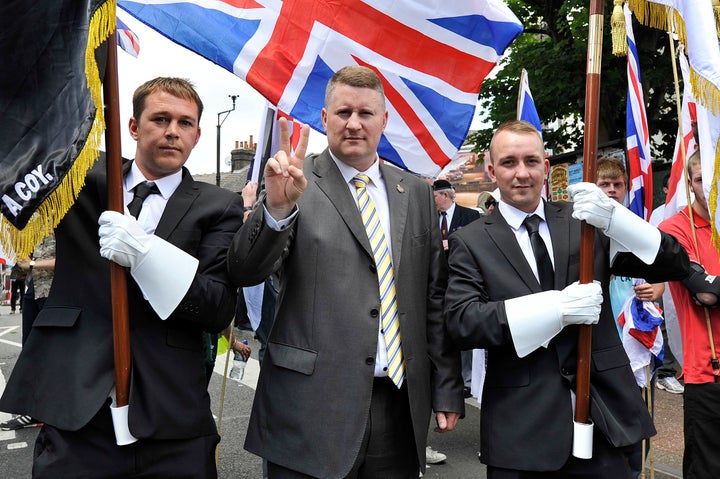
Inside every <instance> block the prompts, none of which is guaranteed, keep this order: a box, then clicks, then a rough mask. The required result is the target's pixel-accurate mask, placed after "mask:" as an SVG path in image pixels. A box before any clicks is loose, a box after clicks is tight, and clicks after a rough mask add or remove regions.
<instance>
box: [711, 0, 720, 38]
mask: <svg viewBox="0 0 720 479" xmlns="http://www.w3.org/2000/svg"><path fill="white" fill-rule="evenodd" d="M712 6H713V10H714V11H715V30H716V31H717V35H718V38H720V0H712Z"/></svg>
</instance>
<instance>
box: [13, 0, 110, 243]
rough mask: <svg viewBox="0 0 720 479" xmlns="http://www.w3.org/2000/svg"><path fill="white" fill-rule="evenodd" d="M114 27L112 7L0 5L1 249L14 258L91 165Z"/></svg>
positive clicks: (81, 0) (98, 2)
mask: <svg viewBox="0 0 720 479" xmlns="http://www.w3.org/2000/svg"><path fill="white" fill-rule="evenodd" d="M114 27H115V1H106V0H53V1H43V2H32V1H31V2H28V1H27V0H5V1H3V2H2V3H1V4H0V59H1V61H2V68H0V213H2V218H0V220H1V222H2V223H1V224H0V241H2V243H3V247H5V249H6V251H8V252H10V251H14V252H15V254H16V256H17V257H24V256H27V255H28V254H29V253H30V252H31V251H32V249H33V248H34V247H35V246H36V245H37V244H38V243H39V242H40V241H41V240H42V239H43V238H44V237H45V236H46V235H47V234H49V233H50V232H51V231H52V229H53V228H54V227H55V226H56V225H57V223H58V222H59V221H60V220H61V219H62V216H63V215H64V214H65V213H66V212H67V210H68V209H69V208H70V206H72V204H73V202H74V201H75V198H76V197H77V194H78V192H79V191H80V188H81V187H82V185H83V183H84V178H85V173H86V171H87V169H88V168H89V167H90V166H92V164H93V163H94V161H95V160H96V159H97V156H98V147H99V144H100V140H101V135H102V133H103V130H104V121H103V116H102V98H101V88H102V85H101V71H104V50H102V49H101V44H102V42H104V40H105V39H106V38H107V37H108V35H109V33H110V31H111V28H112V29H114ZM102 48H104V46H103V47H102ZM98 65H100V68H98Z"/></svg>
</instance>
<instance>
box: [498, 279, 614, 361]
mask: <svg viewBox="0 0 720 479" xmlns="http://www.w3.org/2000/svg"><path fill="white" fill-rule="evenodd" d="M504 303H505V316H506V317H507V322H508V327H509V328H510V335H511V336H512V339H513V344H514V346H515V351H516V352H517V355H518V356H519V357H521V358H522V357H525V356H527V355H528V354H530V353H532V352H533V351H535V350H536V349H537V348H539V347H540V346H542V347H547V346H548V344H549V343H550V340H551V339H552V338H554V337H555V336H556V335H557V334H558V333H559V332H560V331H562V329H563V328H564V327H565V326H568V325H570V324H596V323H597V322H598V320H599V318H600V309H601V305H602V288H601V287H600V284H598V283H597V282H593V283H590V284H579V283H577V282H575V283H573V284H571V285H570V286H567V287H566V288H565V289H563V290H562V291H543V292H542V293H535V294H529V295H527V296H520V297H519V298H513V299H507V300H505V302H504Z"/></svg>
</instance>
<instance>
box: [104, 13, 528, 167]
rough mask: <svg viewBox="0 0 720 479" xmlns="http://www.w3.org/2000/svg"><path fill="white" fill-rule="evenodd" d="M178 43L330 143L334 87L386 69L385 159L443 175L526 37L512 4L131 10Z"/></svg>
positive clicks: (382, 75) (383, 75) (383, 73)
mask: <svg viewBox="0 0 720 479" xmlns="http://www.w3.org/2000/svg"><path fill="white" fill-rule="evenodd" d="M118 5H119V6H120V7H121V8H122V9H124V10H125V11H127V12H129V13H130V14H131V15H133V16H134V17H136V18H138V19H139V20H140V21H142V22H143V23H145V24H147V25H149V26H150V27H152V28H154V29H155V30H157V31H158V32H160V33H161V34H163V35H165V36H166V37H168V38H169V39H171V40H172V41H174V42H176V43H178V44H180V45H183V46H184V47H186V48H188V49H190V50H192V51H194V52H196V53H198V54H199V55H201V56H203V57H205V58H207V59H208V60H210V61H212V62H214V63H216V64H217V65H220V66H221V67H223V68H225V69H227V70H229V71H232V72H233V73H235V74H236V75H238V76H239V77H241V78H242V79H244V80H245V81H247V83H249V84H250V85H251V86H252V87H253V88H255V89H256V90H257V91H258V92H260V93H261V94H262V95H263V96H264V97H265V98H267V99H268V100H269V101H270V102H271V103H272V104H273V105H275V106H277V107H278V108H279V109H280V110H282V111H284V112H287V113H288V114H289V115H291V116H292V117H293V118H296V119H297V120H299V121H301V122H304V123H308V124H309V125H310V126H311V127H312V128H314V129H315V130H318V131H321V132H322V131H323V127H322V122H321V120H320V110H321V109H322V107H323V104H324V95H325V86H326V85H327V82H328V80H329V79H330V77H331V76H332V75H333V73H334V72H335V71H337V70H339V69H340V68H342V67H344V66H347V65H356V64H357V65H365V66H368V67H370V68H372V69H374V70H375V71H376V72H377V73H378V75H379V76H380V78H381V79H382V81H383V85H384V88H385V95H386V98H387V107H388V110H389V112H390V120H389V123H388V125H387V128H386V129H385V132H384V135H383V138H382V140H381V143H380V146H379V149H378V152H379V154H380V156H381V157H382V158H384V159H386V160H388V161H390V162H392V163H395V164H396V165H398V166H400V167H403V168H406V169H409V170H411V171H414V172H416V173H421V174H425V175H435V174H437V173H438V172H439V171H440V170H441V169H442V167H443V166H445V165H446V164H448V163H449V162H450V160H451V158H452V157H453V155H454V154H455V153H456V152H457V150H458V149H459V148H460V146H461V145H462V143H463V141H464V140H465V137H466V136H467V132H468V130H469V128H470V124H471V122H472V119H473V115H474V113H475V106H476V105H477V96H478V92H479V91H480V86H481V84H482V81H483V80H484V79H485V77H486V76H487V75H488V73H490V71H491V70H492V69H493V67H494V66H495V64H496V63H497V61H498V60H499V59H500V57H501V56H502V55H503V53H504V51H505V49H506V48H507V46H508V45H509V44H510V43H511V42H512V41H513V40H514V39H515V37H517V36H518V35H519V34H520V32H521V31H522V29H523V27H522V24H521V23H520V21H519V20H518V19H517V17H516V16H515V15H514V14H513V13H512V11H511V10H510V9H509V8H508V7H507V6H506V5H505V4H504V3H503V2H502V1H500V0H426V1H422V2H419V1H416V0H394V1H392V2H388V1H384V0H362V1H360V0H353V1H350V0H340V1H329V0H284V1H280V0H225V1H217V0H216V1H210V0H134V1H131V0H119V1H118Z"/></svg>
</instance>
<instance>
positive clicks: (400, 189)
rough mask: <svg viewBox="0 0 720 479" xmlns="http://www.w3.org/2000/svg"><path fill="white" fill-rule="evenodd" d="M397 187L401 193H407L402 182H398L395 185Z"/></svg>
mask: <svg viewBox="0 0 720 479" xmlns="http://www.w3.org/2000/svg"><path fill="white" fill-rule="evenodd" d="M395 188H397V190H398V191H399V192H400V193H405V189H404V188H403V187H402V186H400V183H398V184H397V185H395Z"/></svg>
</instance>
